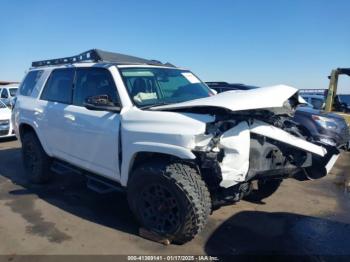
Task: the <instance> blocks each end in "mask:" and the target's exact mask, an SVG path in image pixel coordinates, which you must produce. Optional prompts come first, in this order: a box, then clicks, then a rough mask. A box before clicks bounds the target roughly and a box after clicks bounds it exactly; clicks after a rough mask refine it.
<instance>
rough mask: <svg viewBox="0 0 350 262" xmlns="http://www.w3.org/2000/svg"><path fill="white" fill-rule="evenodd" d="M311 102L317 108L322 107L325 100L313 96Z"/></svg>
mask: <svg viewBox="0 0 350 262" xmlns="http://www.w3.org/2000/svg"><path fill="white" fill-rule="evenodd" d="M311 104H312V105H313V106H314V108H315V109H322V106H323V100H322V99H319V98H311Z"/></svg>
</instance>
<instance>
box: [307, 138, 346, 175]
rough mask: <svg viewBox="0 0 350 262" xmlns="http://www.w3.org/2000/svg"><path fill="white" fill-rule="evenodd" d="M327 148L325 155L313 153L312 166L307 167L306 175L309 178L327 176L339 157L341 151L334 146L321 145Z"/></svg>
mask: <svg viewBox="0 0 350 262" xmlns="http://www.w3.org/2000/svg"><path fill="white" fill-rule="evenodd" d="M321 146H322V147H324V148H326V149H327V154H326V155H325V156H324V157H321V156H318V155H313V156H312V166H310V167H307V168H305V176H306V178H307V179H311V180H313V179H319V178H322V177H324V176H326V175H327V174H328V173H329V171H330V170H331V169H332V167H333V166H334V164H335V162H336V161H337V159H338V156H339V154H340V151H339V150H338V149H337V148H336V147H333V146H327V145H321Z"/></svg>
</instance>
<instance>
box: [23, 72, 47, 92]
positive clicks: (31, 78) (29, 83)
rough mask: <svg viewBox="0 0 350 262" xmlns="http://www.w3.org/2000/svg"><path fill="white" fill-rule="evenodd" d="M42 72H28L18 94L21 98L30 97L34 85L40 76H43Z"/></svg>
mask: <svg viewBox="0 0 350 262" xmlns="http://www.w3.org/2000/svg"><path fill="white" fill-rule="evenodd" d="M43 72H44V71H43V70H35V71H30V72H29V73H28V74H27V76H26V77H25V78H24V80H23V82H22V84H21V86H20V88H19V93H20V94H21V95H22V96H30V95H31V94H32V91H33V89H34V87H35V85H36V83H37V82H38V81H39V79H40V77H41V75H42V74H43Z"/></svg>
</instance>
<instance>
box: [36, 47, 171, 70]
mask: <svg viewBox="0 0 350 262" xmlns="http://www.w3.org/2000/svg"><path fill="white" fill-rule="evenodd" d="M78 62H110V63H116V64H119V65H123V64H136V65H142V64H143V65H144V64H146V65H161V66H169V67H175V66H174V65H172V64H170V63H165V64H163V63H161V62H160V61H157V60H148V59H144V58H139V57H136V56H129V55H123V54H119V53H112V52H107V51H103V50H99V49H91V50H88V51H86V52H83V53H81V54H79V55H76V56H70V57H63V58H57V59H49V60H42V61H35V62H32V67H41V66H50V65H65V64H73V63H78Z"/></svg>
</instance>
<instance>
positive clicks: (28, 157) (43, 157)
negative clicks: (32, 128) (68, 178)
mask: <svg viewBox="0 0 350 262" xmlns="http://www.w3.org/2000/svg"><path fill="white" fill-rule="evenodd" d="M22 160H23V164H24V168H25V170H26V174H27V176H28V179H29V181H30V182H32V183H35V184H43V183H46V182H48V181H49V180H50V177H51V172H50V165H51V159H50V157H49V156H48V155H47V154H46V153H45V151H44V149H43V148H42V146H41V143H40V141H39V139H38V137H37V136H36V134H35V133H34V132H27V133H24V135H23V137H22Z"/></svg>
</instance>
